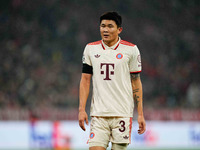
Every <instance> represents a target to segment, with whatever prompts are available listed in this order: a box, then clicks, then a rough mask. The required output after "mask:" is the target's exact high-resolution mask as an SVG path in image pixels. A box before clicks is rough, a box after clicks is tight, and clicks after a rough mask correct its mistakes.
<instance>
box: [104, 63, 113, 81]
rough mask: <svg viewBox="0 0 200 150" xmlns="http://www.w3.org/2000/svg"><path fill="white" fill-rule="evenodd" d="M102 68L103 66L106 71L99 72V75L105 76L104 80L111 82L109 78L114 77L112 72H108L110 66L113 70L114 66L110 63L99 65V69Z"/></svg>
mask: <svg viewBox="0 0 200 150" xmlns="http://www.w3.org/2000/svg"><path fill="white" fill-rule="evenodd" d="M103 66H105V67H104V68H105V69H106V70H105V71H101V74H106V78H104V80H111V79H110V78H109V76H110V75H114V71H110V66H111V67H112V69H114V66H115V65H114V64H110V63H101V69H102V68H103Z"/></svg>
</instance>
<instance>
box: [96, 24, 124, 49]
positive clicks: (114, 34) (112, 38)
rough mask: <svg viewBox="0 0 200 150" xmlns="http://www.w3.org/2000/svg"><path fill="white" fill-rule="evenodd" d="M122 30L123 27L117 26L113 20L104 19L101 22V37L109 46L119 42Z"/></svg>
mask: <svg viewBox="0 0 200 150" xmlns="http://www.w3.org/2000/svg"><path fill="white" fill-rule="evenodd" d="M121 32H122V28H121V27H117V24H116V23H115V21H113V20H102V21H101V24H100V33H101V38H102V39H103V41H104V43H105V44H106V45H108V46H112V45H114V44H115V43H117V41H118V38H119V36H118V35H119V34H120V33H121Z"/></svg>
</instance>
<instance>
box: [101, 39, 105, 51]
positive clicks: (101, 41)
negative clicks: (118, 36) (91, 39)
mask: <svg viewBox="0 0 200 150" xmlns="http://www.w3.org/2000/svg"><path fill="white" fill-rule="evenodd" d="M101 46H102V48H103V49H104V50H105V47H104V46H103V43H102V41H101Z"/></svg>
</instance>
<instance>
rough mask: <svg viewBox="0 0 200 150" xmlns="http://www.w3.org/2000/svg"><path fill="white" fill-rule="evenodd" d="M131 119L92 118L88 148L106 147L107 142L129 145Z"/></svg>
mask: <svg viewBox="0 0 200 150" xmlns="http://www.w3.org/2000/svg"><path fill="white" fill-rule="evenodd" d="M131 129H132V118H123V117H92V119H91V125H90V138H89V141H88V142H89V147H92V146H102V147H104V148H107V147H108V144H109V142H112V143H116V144H129V143H130V141H131Z"/></svg>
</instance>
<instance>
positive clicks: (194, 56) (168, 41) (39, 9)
mask: <svg viewBox="0 0 200 150" xmlns="http://www.w3.org/2000/svg"><path fill="white" fill-rule="evenodd" d="M111 10H112V11H118V12H119V13H120V14H121V15H122V17H123V32H122V34H121V35H120V36H121V38H122V39H124V40H127V41H129V42H132V43H134V44H136V45H137V46H138V47H139V49H140V52H141V55H142V64H143V71H142V73H141V78H142V83H143V89H144V109H148V110H149V109H163V108H165V109H166V108H169V109H191V110H198V109H199V108H200V79H199V77H200V66H199V64H200V42H199V37H200V11H199V10H200V1H198V0H163V1H159V0H151V1H147V0H134V1H132V0H111V1H109V2H108V1H106V0H101V1H93V0H88V1H82V0H69V1H68V0H48V1H40V0H34V1H31V0H7V1H1V2H0V120H1V119H4V120H6V119H27V118H28V117H36V118H41V119H77V111H78V92H79V91H78V90H79V89H78V88H79V81H80V77H81V68H82V62H81V58H82V53H83V50H84V47H85V45H86V44H87V43H89V42H92V41H96V40H100V39H101V38H100V35H99V16H100V15H101V14H102V13H103V12H105V11H111ZM89 105H90V104H89V101H88V104H87V108H88V109H87V110H88V111H89ZM53 112H54V115H53ZM20 113H21V114H22V115H20ZM41 114H42V115H41ZM55 114H57V115H55ZM52 115H53V117H52ZM16 116H18V117H16ZM19 116H21V117H19ZM41 116H42V117H41ZM58 116H59V117H58ZM56 117H57V118H56ZM149 119H151V118H149Z"/></svg>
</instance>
